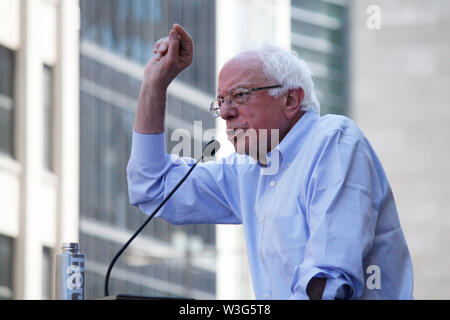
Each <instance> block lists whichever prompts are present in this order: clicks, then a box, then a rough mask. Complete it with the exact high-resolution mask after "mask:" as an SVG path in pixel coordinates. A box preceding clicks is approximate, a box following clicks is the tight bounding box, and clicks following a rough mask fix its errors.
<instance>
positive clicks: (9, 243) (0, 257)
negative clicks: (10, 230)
mask: <svg viewBox="0 0 450 320" xmlns="http://www.w3.org/2000/svg"><path fill="white" fill-rule="evenodd" d="M13 263H14V239H13V238H10V237H7V236H4V235H0V299H12V298H13Z"/></svg>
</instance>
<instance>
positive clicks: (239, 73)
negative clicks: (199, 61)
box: [217, 54, 267, 96]
mask: <svg viewBox="0 0 450 320" xmlns="http://www.w3.org/2000/svg"><path fill="white" fill-rule="evenodd" d="M265 81H267V79H266V77H265V76H264V74H263V72H262V63H261V61H260V60H259V58H258V57H257V56H256V55H254V54H241V55H238V56H236V57H235V58H233V59H231V60H230V61H229V62H227V63H226V64H225V65H224V66H223V68H222V70H221V71H220V73H219V81H218V88H217V91H218V93H219V95H221V96H223V95H224V94H226V93H228V92H229V91H230V90H232V89H235V88H237V87H239V86H247V87H249V86H254V85H257V84H259V83H261V84H263V83H265Z"/></svg>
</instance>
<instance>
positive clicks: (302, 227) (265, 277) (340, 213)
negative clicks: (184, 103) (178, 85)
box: [127, 24, 413, 299]
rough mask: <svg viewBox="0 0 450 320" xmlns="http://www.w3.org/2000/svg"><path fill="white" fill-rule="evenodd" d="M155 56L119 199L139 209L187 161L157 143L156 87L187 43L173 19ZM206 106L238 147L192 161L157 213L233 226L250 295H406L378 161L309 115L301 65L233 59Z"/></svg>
mask: <svg viewBox="0 0 450 320" xmlns="http://www.w3.org/2000/svg"><path fill="white" fill-rule="evenodd" d="M154 50H155V56H154V57H152V58H151V59H150V61H149V62H148V64H147V66H146V67H145V72H144V78H143V82H142V88H141V93H140V97H139V106H138V110H137V114H136V121H135V124H134V132H133V144H132V151H131V157H130V161H129V164H128V168H127V171H128V183H129V195H130V201H131V203H132V204H134V205H136V206H138V207H139V208H140V209H142V210H143V211H144V212H146V213H150V212H151V211H152V210H153V209H154V208H155V207H156V206H157V205H158V204H159V203H160V201H161V200H162V199H163V197H164V196H165V195H167V193H168V192H169V191H170V190H171V189H172V188H173V186H174V185H176V184H177V182H178V181H179V180H180V179H181V178H182V177H183V176H184V175H185V173H186V172H187V171H188V170H189V168H190V167H191V166H192V162H191V161H188V160H187V159H185V158H180V157H178V156H176V155H167V154H166V153H165V142H164V114H165V103H166V89H167V87H168V85H169V84H170V82H171V81H172V80H173V79H174V78H175V77H176V76H177V75H178V74H179V73H180V72H181V71H183V70H184V69H185V68H186V67H188V66H189V65H190V63H191V61H192V58H193V44H192V39H191V37H190V36H189V34H188V33H187V32H186V30H184V29H183V28H182V27H181V26H180V25H177V24H175V25H174V26H173V29H172V30H171V31H170V34H169V36H168V37H166V38H163V39H161V40H160V41H158V42H157V43H156V44H155V49H154ZM211 110H212V112H213V114H215V115H217V116H219V115H220V117H222V118H223V119H224V120H225V121H226V124H227V133H228V136H229V140H230V141H231V142H232V143H233V145H234V147H235V150H236V151H237V152H235V153H233V154H232V155H231V156H229V157H228V158H227V159H225V160H224V161H222V162H220V161H218V162H212V161H210V162H205V163H201V164H199V166H198V167H197V168H196V169H195V170H194V171H193V172H192V174H191V175H190V176H189V178H188V179H187V180H186V181H185V183H184V184H183V185H182V186H181V188H180V189H182V190H178V191H177V192H176V193H175V194H174V195H173V197H172V198H171V199H170V200H169V201H168V202H167V203H166V205H165V207H164V208H163V209H162V210H161V212H160V213H159V214H158V216H159V217H161V218H163V219H165V220H166V221H168V222H169V223H173V224H188V223H223V224H243V227H244V232H245V240H246V244H247V251H248V259H249V264H250V270H251V274H252V280H253V286H254V290H255V296H256V298H257V299H410V298H412V291H413V273H412V264H411V258H410V255H409V252H408V248H407V244H406V241H405V238H404V235H403V232H402V229H401V226H400V221H399V217H398V214H397V210H396V207H395V202H394V198H393V195H392V192H391V188H390V186H389V183H388V180H387V178H386V176H385V174H384V172H383V169H382V166H381V164H380V162H379V160H378V158H377V156H376V155H375V153H374V151H373V149H372V148H371V146H370V144H369V142H368V141H367V140H366V138H365V137H364V135H363V134H362V133H361V131H360V130H359V129H358V127H357V126H356V125H355V124H354V122H352V121H351V120H350V119H348V118H345V117H343V116H337V115H327V116H324V117H320V115H319V104H318V102H317V99H316V98H315V95H314V91H313V83H312V79H311V74H310V72H309V71H308V69H307V68H306V66H305V63H304V62H303V61H302V60H300V59H299V58H298V57H296V56H295V55H294V54H292V53H290V52H287V51H284V50H282V49H279V48H277V47H265V48H262V49H260V50H254V51H248V52H244V53H241V54H239V55H237V56H236V57H234V58H232V59H231V60H230V61H228V62H227V63H226V64H225V66H224V67H223V68H222V70H221V71H220V74H219V81H218V96H217V98H216V99H215V100H214V102H213V103H212V104H211ZM249 130H253V131H254V132H256V140H257V141H256V143H257V148H256V149H255V150H256V152H253V153H252V152H251V150H252V146H253V145H254V144H255V142H254V141H253V142H252V139H248V136H247V135H246V133H247V132H248V131H249ZM263 133H264V134H263ZM274 135H275V136H276V138H277V139H274ZM277 140H278V141H277ZM245 159H254V160H255V161H253V163H250V162H248V161H247V162H246V161H241V160H245ZM274 159H277V160H276V161H277V170H275V171H274V172H270V173H268V172H267V170H268V169H269V168H270V167H272V162H274V161H275V160H274ZM230 281H239V280H238V279H230Z"/></svg>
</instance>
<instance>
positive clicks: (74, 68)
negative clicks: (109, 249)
mask: <svg viewBox="0 0 450 320" xmlns="http://www.w3.org/2000/svg"><path fill="white" fill-rule="evenodd" d="M78 15H79V11H78V10H77V1H76V0H64V1H58V0H0V59H1V60H0V65H1V72H0V78H1V82H0V112H2V114H1V117H0V119H1V121H2V123H1V140H0V141H1V145H0V199H1V200H0V255H1V257H0V264H1V266H0V297H1V298H14V299H42V298H49V297H50V295H51V278H52V277H51V261H52V257H53V255H54V254H55V253H56V252H55V248H58V247H60V244H61V243H62V242H66V241H78V179H79V175H78V161H79V150H78V144H79V143H78V140H79V134H78V132H79V126H78V121H77V119H78V117H79V102H78V101H79V98H78V97H79V87H78V83H79V81H78V79H79V78H78V72H79V70H78V52H79V51H78V44H79V41H78V27H77V25H78V24H77V23H76V22H77V21H78Z"/></svg>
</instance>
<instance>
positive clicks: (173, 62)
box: [144, 24, 194, 88]
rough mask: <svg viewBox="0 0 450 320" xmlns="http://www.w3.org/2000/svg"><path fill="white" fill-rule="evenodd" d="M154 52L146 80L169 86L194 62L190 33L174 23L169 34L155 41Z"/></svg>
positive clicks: (146, 71) (153, 83) (165, 86)
mask: <svg viewBox="0 0 450 320" xmlns="http://www.w3.org/2000/svg"><path fill="white" fill-rule="evenodd" d="M153 52H154V53H155V55H154V56H153V57H152V58H151V59H150V60H149V61H148V63H147V65H146V66H145V71H144V81H146V82H149V83H150V84H151V85H158V86H161V87H164V88H167V86H169V84H170V82H172V80H173V79H174V78H175V77H176V76H177V75H178V74H180V73H181V72H182V71H183V70H184V69H186V68H187V67H188V66H189V65H190V64H191V63H192V59H193V58H194V45H193V43H192V38H191V36H190V35H189V33H188V32H187V31H186V30H185V29H183V27H181V26H180V25H179V24H174V25H173V28H172V30H171V31H170V33H169V35H168V36H167V37H165V38H162V39H160V40H158V41H157V42H156V43H155V46H154V47H153Z"/></svg>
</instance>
